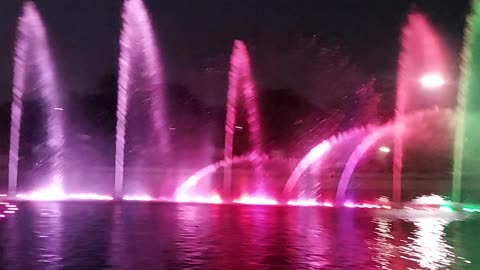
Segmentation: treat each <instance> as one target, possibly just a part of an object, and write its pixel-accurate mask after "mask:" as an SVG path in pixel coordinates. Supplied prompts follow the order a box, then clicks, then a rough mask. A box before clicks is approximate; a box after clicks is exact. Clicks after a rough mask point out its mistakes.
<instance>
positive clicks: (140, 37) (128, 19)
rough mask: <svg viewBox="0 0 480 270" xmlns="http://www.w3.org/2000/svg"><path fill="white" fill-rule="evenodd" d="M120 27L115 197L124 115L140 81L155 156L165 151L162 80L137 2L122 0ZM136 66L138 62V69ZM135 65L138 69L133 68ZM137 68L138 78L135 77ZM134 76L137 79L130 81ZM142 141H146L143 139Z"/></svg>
mask: <svg viewBox="0 0 480 270" xmlns="http://www.w3.org/2000/svg"><path fill="white" fill-rule="evenodd" d="M122 19H123V26H122V32H121V37H120V57H119V61H118V65H119V72H118V101H117V127H116V130H117V132H116V147H115V149H116V151H115V197H116V198H122V195H123V186H124V164H125V141H126V126H127V116H128V114H129V111H130V110H132V109H141V108H132V107H131V106H130V104H129V103H130V101H131V100H130V98H131V97H132V94H133V93H134V91H135V90H136V89H135V88H134V86H133V85H134V83H136V84H138V83H139V82H141V84H142V88H143V90H146V91H149V93H150V110H149V112H150V116H151V123H150V124H151V126H152V127H153V131H152V133H153V141H152V144H153V147H157V149H159V151H158V153H156V154H158V155H159V156H163V155H164V154H165V153H166V152H167V151H168V150H169V135H168V126H167V124H166V117H165V102H164V87H165V84H164V80H163V70H162V68H161V65H160V63H161V62H160V60H161V58H160V55H159V53H158V51H157V46H156V41H155V37H154V34H153V29H152V26H151V21H150V18H149V15H148V13H147V11H146V9H145V6H144V4H143V2H142V1H141V0H126V1H125V3H124V7H123V15H122ZM139 63H142V65H141V66H140V64H139ZM137 65H138V66H137ZM139 69H141V73H140V75H138V72H139ZM135 75H137V76H138V77H136V78H134V76H135ZM145 140H146V138H145Z"/></svg>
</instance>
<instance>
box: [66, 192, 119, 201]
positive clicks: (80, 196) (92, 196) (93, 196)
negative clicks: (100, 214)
mask: <svg viewBox="0 0 480 270" xmlns="http://www.w3.org/2000/svg"><path fill="white" fill-rule="evenodd" d="M66 199H67V200H95V201H111V200H113V197H112V196H109V195H102V194H97V193H74V194H68V195H67V196H66Z"/></svg>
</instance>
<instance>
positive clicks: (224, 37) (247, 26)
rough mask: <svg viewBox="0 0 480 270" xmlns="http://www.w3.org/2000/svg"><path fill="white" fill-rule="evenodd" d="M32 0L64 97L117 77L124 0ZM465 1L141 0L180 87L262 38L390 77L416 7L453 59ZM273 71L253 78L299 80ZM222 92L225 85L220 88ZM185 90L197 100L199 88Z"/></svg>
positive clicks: (6, 70) (12, 11) (278, 82)
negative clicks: (304, 39)
mask: <svg viewBox="0 0 480 270" xmlns="http://www.w3.org/2000/svg"><path fill="white" fill-rule="evenodd" d="M34 2H36V3H37V5H38V7H39V10H40V12H41V13H42V15H43V18H44V20H45V23H46V25H47V28H48V31H49V35H50V36H49V39H50V43H51V46H52V51H53V55H54V57H55V62H56V64H57V66H58V70H59V74H60V76H61V84H62V85H63V87H64V88H65V91H77V92H94V93H95V91H98V90H96V88H98V87H97V85H98V84H99V81H101V80H102V78H104V77H105V76H106V75H108V74H112V73H115V72H116V65H117V56H118V38H119V32H120V13H121V2H122V1H120V0H83V1H78V0H36V1H34ZM468 2H469V1H468V0H449V1H443V0H442V1H440V0H438V1H433V0H430V1H427V0H425V1H407V0H388V1H386V0H369V1H360V0H334V1H320V0H312V1H307V0H299V1H292V0H289V1H286V0H275V1H270V0H264V1H259V0H243V1H232V0H203V1H198V0H175V1H166V0H146V5H147V8H148V9H149V11H150V13H151V16H152V19H153V22H154V27H155V30H156V33H157V38H158V40H159V43H160V47H161V50H162V53H163V55H164V65H165V68H166V71H167V78H168V81H170V82H175V83H185V80H186V79H185V78H187V77H188V76H187V74H189V73H190V72H192V70H195V69H201V68H202V67H203V66H204V64H205V62H206V61H207V59H210V58H212V57H213V58H214V57H216V56H218V55H228V53H229V51H230V48H231V45H232V41H233V39H235V38H238V39H243V40H245V41H246V42H247V44H251V43H254V42H253V41H255V40H259V39H262V38H264V39H265V37H268V40H269V45H270V46H272V47H281V46H282V44H284V43H289V42H292V40H293V39H295V38H296V37H299V36H313V35H319V36H322V37H323V38H326V39H328V40H332V41H334V42H335V43H337V44H338V45H340V46H342V47H343V48H344V49H345V50H346V52H347V53H348V54H350V55H351V56H352V59H353V61H354V62H355V63H357V64H358V65H360V66H361V67H362V68H364V69H365V70H366V71H367V72H368V73H369V74H371V75H372V76H386V77H392V78H394V76H395V70H396V58H397V54H398V48H399V32H400V28H401V25H402V24H403V22H404V20H405V15H406V14H407V12H408V11H409V10H411V9H412V8H413V7H414V6H415V7H416V8H417V9H419V10H421V11H423V12H424V13H425V14H426V15H427V16H428V18H429V19H430V20H431V22H432V23H433V24H434V25H435V27H436V28H437V29H438V31H439V32H440V33H441V34H442V35H443V37H444V39H445V40H446V42H447V45H448V46H449V48H450V49H451V54H452V56H453V58H454V59H457V60H456V61H458V55H459V51H460V47H461V44H462V35H463V34H462V31H463V26H464V19H465V18H464V17H465V14H467V13H468V6H469V4H468ZM21 4H22V1H19V0H7V1H2V3H0V104H5V103H7V102H9V100H10V92H11V81H12V61H13V46H14V39H15V25H16V18H17V17H18V15H19V13H20V8H21ZM250 41H252V42H251V43H249V42H250ZM253 61H254V63H255V59H253ZM262 72H263V73H268V72H270V71H265V70H263V71H262ZM271 72H272V74H271V75H270V76H266V77H268V79H264V80H262V78H257V80H258V81H259V84H260V85H262V86H264V87H265V88H268V87H290V88H296V87H295V85H296V81H299V80H301V78H295V77H292V76H286V75H287V74H286V73H288V72H289V71H288V67H287V68H283V69H281V71H273V70H272V71H271ZM220 88H224V89H226V85H225V86H224V87H220ZM190 91H192V92H194V94H195V95H197V96H199V97H201V96H202V95H203V92H202V91H201V90H199V89H190ZM223 91H225V90H223ZM308 94H309V93H307V95H308ZM310 94H312V95H315V94H316V93H310ZM223 97H224V93H221V94H218V93H213V94H212V93H210V94H208V95H206V97H204V99H205V101H206V102H209V103H216V104H221V103H223Z"/></svg>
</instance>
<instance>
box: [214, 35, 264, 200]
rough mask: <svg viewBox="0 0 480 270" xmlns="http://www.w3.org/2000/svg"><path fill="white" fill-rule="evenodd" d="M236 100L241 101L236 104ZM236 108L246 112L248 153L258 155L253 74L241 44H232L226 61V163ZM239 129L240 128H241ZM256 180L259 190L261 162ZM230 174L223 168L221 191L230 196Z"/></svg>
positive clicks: (230, 152) (231, 145) (243, 45)
mask: <svg viewBox="0 0 480 270" xmlns="http://www.w3.org/2000/svg"><path fill="white" fill-rule="evenodd" d="M240 101H242V102H241V103H240ZM237 106H244V107H245V110H246V112H247V124H248V132H249V139H250V143H251V147H252V148H251V154H252V155H261V154H262V153H263V151H262V133H261V127H260V120H259V119H260V116H259V111H258V104H257V97H256V90H255V84H254V81H253V75H252V71H251V68H250V57H249V55H248V51H247V47H246V46H245V44H244V43H243V42H242V41H239V40H236V41H235V42H234V46H233V51H232V56H231V58H230V72H229V85H228V93H227V114H226V121H225V153H224V159H225V160H226V161H229V160H231V159H232V158H233V143H234V136H235V130H236V129H237V128H236V121H237ZM242 129H243V128H242ZM254 166H255V170H256V177H257V181H258V182H259V183H258V184H259V185H260V188H261V186H262V181H263V177H264V171H263V166H262V164H261V161H259V162H257V163H256V164H254ZM231 181H232V171H231V167H229V166H226V167H225V173H224V185H223V187H224V191H225V194H226V195H229V194H230V193H231Z"/></svg>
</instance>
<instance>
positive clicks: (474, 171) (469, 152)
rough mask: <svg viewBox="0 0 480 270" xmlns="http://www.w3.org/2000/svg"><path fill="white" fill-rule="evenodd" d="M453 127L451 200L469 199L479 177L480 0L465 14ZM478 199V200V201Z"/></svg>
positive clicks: (476, 0)
mask: <svg viewBox="0 0 480 270" xmlns="http://www.w3.org/2000/svg"><path fill="white" fill-rule="evenodd" d="M462 61H463V63H462V68H461V78H460V85H459V92H458V101H457V102H458V104H457V127H456V131H455V144H454V158H453V181H452V200H453V201H454V202H472V201H474V200H475V197H473V196H472V195H473V194H475V193H474V192H473V191H474V190H475V183H476V182H478V181H477V179H479V177H480V166H479V165H480V76H478V74H475V72H476V71H480V1H479V0H473V1H472V13H471V14H470V16H469V17H468V18H467V26H466V31H465V39H464V49H463V53H462ZM477 202H478V201H477Z"/></svg>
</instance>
